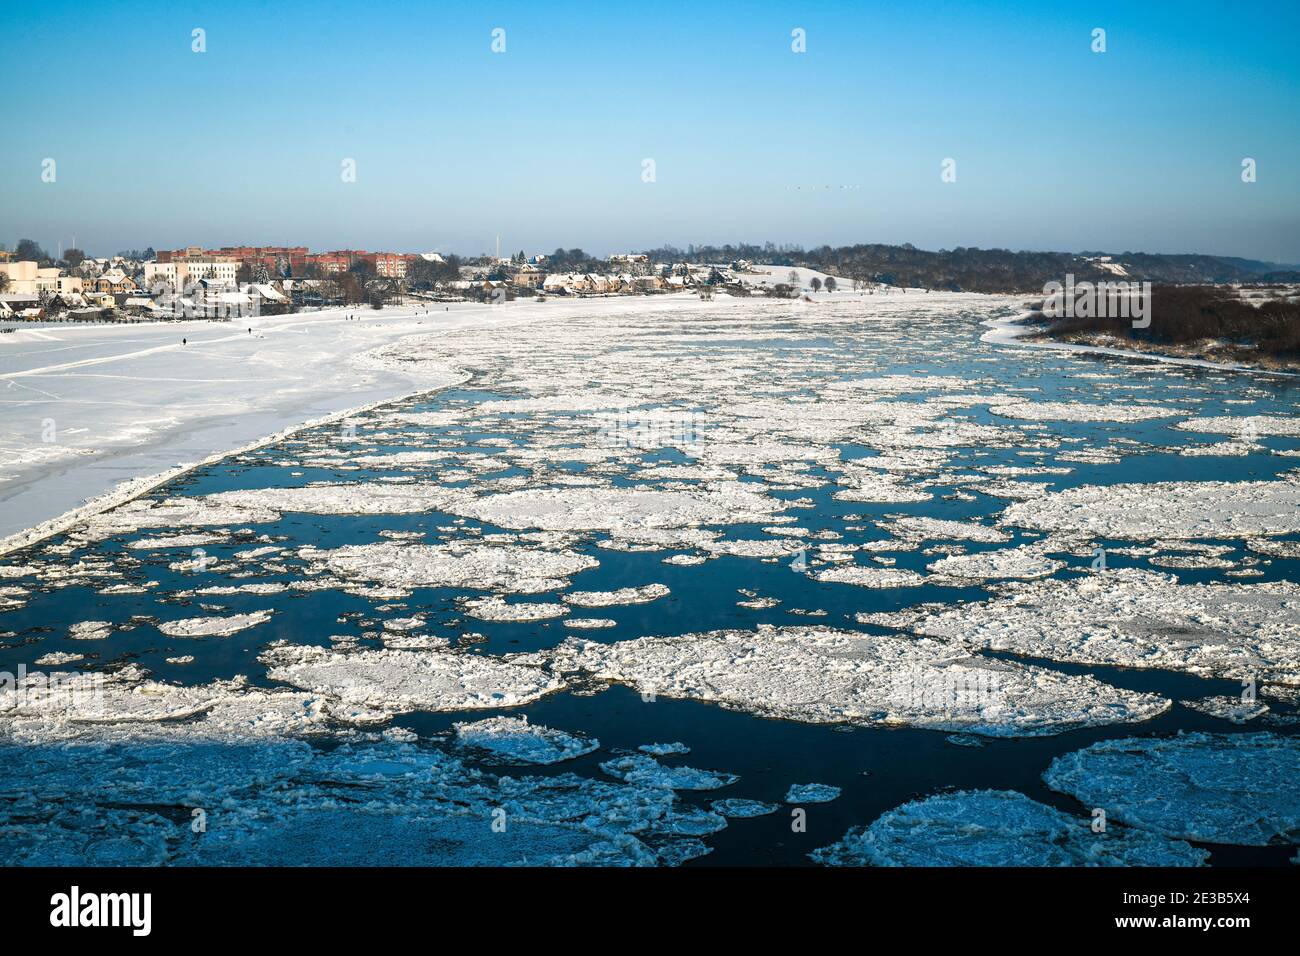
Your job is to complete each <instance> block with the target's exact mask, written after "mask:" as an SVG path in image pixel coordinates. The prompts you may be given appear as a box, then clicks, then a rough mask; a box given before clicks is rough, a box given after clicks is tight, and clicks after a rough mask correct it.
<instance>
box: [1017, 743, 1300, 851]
mask: <svg viewBox="0 0 1300 956" xmlns="http://www.w3.org/2000/svg"><path fill="white" fill-rule="evenodd" d="M1043 779H1044V780H1045V781H1047V785H1048V786H1049V787H1051V788H1052V789H1053V790H1058V791H1060V792H1061V793H1068V794H1070V795H1071V796H1073V797H1075V798H1076V799H1077V800H1079V801H1080V802H1081V803H1083V804H1084V805H1085V806H1089V807H1102V808H1103V809H1105V811H1106V813H1107V815H1108V816H1109V817H1110V818H1111V819H1113V820H1119V821H1120V822H1122V823H1125V824H1127V825H1129V826H1132V827H1139V828H1141V829H1143V830H1150V831H1152V832H1154V833H1159V834H1162V835H1164V836H1166V837H1171V838H1178V839H1183V840H1194V841H1196V842H1199V843H1235V844H1243V845H1247V846H1263V845H1264V844H1267V843H1270V842H1274V841H1278V840H1283V841H1288V842H1297V841H1300V787H1297V786H1296V781H1297V780H1300V738H1297V737H1283V736H1279V735H1276V734H1270V733H1257V734H1227V735H1223V734H1203V733H1190V734H1179V735H1177V736H1175V737H1168V738H1142V739H1137V738H1125V739H1121V740H1103V741H1099V742H1098V743H1095V744H1093V745H1092V746H1090V747H1085V748H1084V749H1083V750H1077V751H1075V752H1074V753H1071V754H1066V755H1065V756H1063V757H1057V758H1056V759H1055V760H1053V761H1052V764H1051V766H1050V767H1048V769H1047V771H1046V772H1045V773H1044V774H1043Z"/></svg>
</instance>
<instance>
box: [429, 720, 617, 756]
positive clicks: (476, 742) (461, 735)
mask: <svg viewBox="0 0 1300 956" xmlns="http://www.w3.org/2000/svg"><path fill="white" fill-rule="evenodd" d="M455 728H456V742H457V743H459V744H460V745H461V746H463V747H477V748H479V749H480V750H486V751H489V752H490V753H492V754H493V755H494V756H496V757H498V758H501V759H504V760H506V761H507V762H509V763H531V764H552V763H559V762H560V761H562V760H572V759H573V758H574V757H581V756H582V755H583V754H588V753H591V752H592V751H593V750H597V749H599V747H600V741H599V740H595V739H593V738H590V737H584V736H582V735H581V734H568V733H565V732H564V731H562V730H553V729H552V728H550V727H543V726H542V725H540V724H530V723H529V722H528V718H527V717H488V718H486V719H484V720H476V721H474V722H473V723H458V724H456V725H455Z"/></svg>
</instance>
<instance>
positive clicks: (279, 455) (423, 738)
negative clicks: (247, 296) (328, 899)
mask: <svg viewBox="0 0 1300 956" xmlns="http://www.w3.org/2000/svg"><path fill="white" fill-rule="evenodd" d="M1017 305H1018V302H1016V301H1015V300H1011V299H997V298H991V297H983V296H969V295H967V296H963V295H942V294H933V295H930V294H916V293H906V294H904V293H901V292H900V293H895V294H891V295H877V296H857V295H854V294H852V293H837V294H836V295H834V296H827V295H825V294H821V295H819V296H814V297H813V301H812V302H803V301H799V302H792V301H770V300H758V301H744V300H731V299H719V300H715V301H713V302H700V301H699V300H696V299H691V298H688V297H680V298H674V299H666V298H665V299H645V300H641V299H606V300H593V301H586V302H579V303H573V304H570V303H545V304H541V305H536V304H528V305H520V306H517V307H515V308H514V311H509V310H503V311H501V312H500V313H497V312H490V311H488V310H487V309H486V308H483V309H479V310H478V311H475V310H473V309H465V310H458V311H453V312H450V313H444V315H443V316H442V317H441V322H439V321H438V318H439V317H438V316H432V317H429V316H406V317H397V316H396V315H384V316H378V317H375V318H373V319H369V320H367V322H371V323H374V324H373V325H367V324H366V322H358V323H347V322H342V321H337V320H331V319H328V318H327V319H325V320H324V321H325V322H327V323H329V324H326V325H322V326H321V327H320V328H319V329H311V330H308V331H307V332H306V333H301V332H296V331H294V329H295V328H296V327H297V326H296V322H299V321H303V320H281V321H283V322H284V323H285V327H284V328H282V329H275V328H268V329H264V330H262V334H263V335H265V338H262V339H258V338H257V336H256V335H254V336H252V337H251V339H252V343H250V345H249V346H248V348H249V349H250V350H251V351H250V353H247V354H240V353H238V352H237V351H236V350H237V348H238V347H237V346H236V345H235V342H236V341H243V340H238V339H237V337H236V338H232V337H229V333H228V332H225V331H224V330H223V329H221V328H217V329H215V330H211V329H209V330H206V331H207V333H208V334H210V335H212V336H213V338H212V342H211V344H210V346H209V347H211V348H212V349H214V353H213V354H214V355H216V356H223V358H220V359H214V362H213V364H214V365H217V364H221V363H224V365H223V366H222V371H221V373H220V374H217V373H215V372H214V371H213V370H212V369H207V370H205V371H204V374H205V375H206V376H207V377H209V378H220V379H226V378H230V379H232V380H235V379H237V380H238V382H239V383H241V384H239V385H238V386H236V385H235V384H233V381H232V384H231V385H229V391H228V392H227V394H226V397H225V399H224V400H227V401H230V402H236V401H243V402H245V405H244V406H243V408H244V409H245V410H244V411H243V412H235V411H228V412H226V413H225V414H226V415H227V416H229V420H231V421H234V420H242V417H243V416H247V415H249V414H253V413H250V412H249V411H248V410H247V409H248V408H251V407H254V406H256V405H257V404H258V403H259V402H261V403H265V404H266V405H267V406H268V407H273V408H275V409H276V414H277V415H279V416H280V417H277V418H274V419H268V420H267V421H266V422H265V423H262V424H259V426H258V427H257V428H250V429H249V430H248V431H246V432H241V433H239V434H236V435H231V436H228V437H229V439H230V440H229V441H227V442H225V445H223V444H222V442H218V441H208V442H206V443H205V444H204V445H203V447H202V448H195V449H194V457H196V458H198V457H201V456H203V455H210V454H211V453H212V452H214V451H217V450H219V449H220V448H221V447H228V446H229V445H234V444H240V443H243V444H244V445H250V447H246V448H244V449H243V450H241V451H239V452H237V453H234V454H230V455H225V456H218V457H216V458H213V459H211V460H209V461H208V462H207V463H206V464H203V465H202V466H200V467H196V468H194V469H192V470H190V471H188V472H186V473H185V474H183V475H180V476H177V477H175V478H173V479H172V480H168V481H166V482H164V483H161V484H159V485H158V486H157V487H154V488H152V489H149V490H147V491H146V492H144V493H141V494H139V495H138V496H135V497H133V498H131V500H122V501H121V502H119V503H118V504H116V505H115V506H113V507H110V508H106V509H102V510H100V511H98V512H96V513H94V514H89V513H87V514H83V515H81V516H78V517H76V518H75V519H73V520H70V521H69V523H68V527H67V528H66V529H65V530H64V531H63V532H61V533H58V534H53V535H51V536H49V537H48V538H46V539H44V540H42V541H40V542H39V543H36V544H34V545H31V546H27V547H23V548H20V549H17V550H14V551H12V552H11V553H9V554H8V555H7V556H6V557H5V558H4V559H3V560H0V671H3V672H5V673H8V674H15V673H17V674H24V673H25V674H26V677H20V678H18V679H17V680H11V681H9V682H8V683H6V684H0V855H2V856H3V857H4V858H5V859H7V860H9V861H11V862H14V863H29V864H38V863H51V862H82V863H85V862H90V863H100V864H103V863H124V862H132V863H143V864H166V865H187V864H208V865H212V864H228V863H250V864H258V863H264V864H292V865H297V864H327V863H334V864H354V863H357V864H367V863H370V864H374V863H398V864H407V865H438V864H462V865H478V864H493V865H497V864H499V865H509V864H557V865H596V864H602V865H605V864H608V865H665V866H675V865H681V864H684V863H693V864H695V865H702V864H707V863H719V864H732V865H735V864H744V865H764V864H782V865H795V864H801V865H813V864H820V865H864V864H870V865H899V864H905V865H930V864H948V865H1006V864H1015V863H1020V864H1053V865H1062V866H1080V865H1105V866H1116V865H1119V866H1123V865H1177V866H1200V865H1205V864H1207V863H1208V864H1210V865H1219V864H1223V863H1233V862H1243V861H1244V862H1248V863H1255V864H1263V863H1267V864H1275V865H1287V864H1288V861H1289V860H1290V859H1291V858H1292V857H1295V856H1296V855H1297V854H1296V848H1297V844H1300V791H1297V789H1296V787H1295V780H1296V779H1297V777H1298V776H1300V734H1298V733H1297V731H1298V730H1300V583H1297V581H1298V580H1300V469H1298V468H1297V464H1300V462H1298V461H1297V459H1300V415H1297V395H1298V394H1300V392H1298V391H1297V388H1296V386H1295V385H1294V383H1292V382H1290V381H1288V380H1280V379H1277V378H1275V377H1271V376H1265V375H1251V374H1243V373H1236V372H1230V371H1226V370H1223V369H1208V368H1200V367H1188V366H1178V365H1170V364H1167V363H1155V362H1146V361H1143V362H1134V361H1130V360H1126V359H1120V358H1116V357H1113V356H1096V355H1083V354H1078V353H1067V352H1059V351H1049V350H1039V349H1022V348H1018V347H1007V346H1004V345H999V344H995V343H990V342H987V341H982V336H983V334H984V332H985V331H986V327H985V326H984V325H983V323H985V322H988V321H996V320H998V319H1000V318H1003V317H1006V316H1009V315H1012V314H1014V312H1015V311H1016V307H1017ZM498 315H499V316H500V318H499V319H496V320H495V324H494V325H493V327H491V328H487V327H486V326H485V325H483V324H482V323H484V322H487V321H491V320H494V319H495V317H496V316H498ZM462 316H463V317H462ZM545 319H553V321H540V320H545ZM421 322H423V323H424V324H423V325H421V324H419V323H421ZM452 323H459V324H458V325H453V324H452ZM74 331H87V332H89V333H90V334H91V335H92V336H93V335H94V334H95V333H94V330H73V331H69V332H68V333H67V335H68V336H69V337H71V336H72V335H73V334H74ZM136 331H137V330H114V332H113V334H115V335H120V336H128V335H130V334H132V333H135V332H136ZM163 331H164V332H171V333H173V334H174V330H173V329H165V330H163ZM151 332H152V330H151ZM154 334H157V333H154ZM244 335H245V336H248V335H249V333H247V331H245V332H244ZM291 336H298V338H297V340H296V341H297V342H298V343H299V347H297V348H295V347H294V345H293V343H294V341H295V340H294V339H291V338H290V337H291ZM313 336H315V337H313ZM223 337H224V338H225V340H224V341H219V340H220V339H222V338H223ZM257 343H261V346H260V347H263V348H270V349H273V350H274V351H273V353H272V356H273V360H270V359H268V361H267V362H266V366H267V368H268V370H274V374H272V372H271V371H268V372H267V373H266V374H265V375H260V376H259V375H256V374H252V375H250V374H248V373H247V371H244V372H243V373H239V372H238V371H237V370H238V369H240V368H242V367H243V366H244V365H246V364H247V363H249V362H251V361H253V359H252V358H251V357H250V355H256V354H258V352H257V350H258V348H259V346H258V344H257ZM313 343H314V344H313ZM29 344H30V343H29ZM309 344H312V347H311V348H308V345H309ZM62 345H63V346H66V345H67V343H66V342H64V343H62ZM157 346H162V347H163V348H164V349H165V351H162V352H147V354H145V355H143V356H140V355H139V354H138V353H140V352H142V351H146V350H147V349H148V348H150V347H151V346H150V345H149V344H148V343H147V342H145V343H143V344H142V343H141V342H139V341H135V342H126V341H123V342H119V343H117V346H116V348H110V347H108V346H105V345H104V344H103V343H102V342H101V343H100V344H98V345H96V346H94V347H95V348H96V349H98V350H99V351H97V352H94V353H92V354H89V355H84V356H81V357H80V358H78V357H76V356H69V357H68V360H65V361H63V362H59V360H58V359H57V358H56V357H55V356H56V355H57V353H54V354H53V355H51V354H46V355H45V356H44V357H42V358H39V359H35V358H34V359H30V360H28V362H29V365H28V366H27V367H29V368H31V369H39V370H46V371H42V372H40V373H39V374H38V375H36V376H19V377H18V381H20V382H21V381H23V380H24V379H27V378H36V379H38V380H42V381H45V385H42V386H41V387H46V385H54V386H58V384H59V379H58V376H59V375H60V374H61V373H60V372H58V371H50V369H51V368H52V367H54V366H57V365H60V364H62V365H65V366H69V362H80V361H84V360H91V361H94V360H96V359H99V358H105V359H107V361H104V362H101V363H98V364H95V365H85V364H77V365H70V366H69V367H68V368H66V369H65V371H67V372H69V374H74V375H81V374H84V373H85V372H86V371H87V370H88V369H101V370H105V371H106V370H108V369H111V368H113V367H114V366H115V365H116V364H117V363H118V362H125V363H126V364H127V366H128V367H131V368H135V369H136V371H135V374H136V375H137V376H139V377H141V378H142V379H143V380H145V381H147V382H149V383H150V388H153V389H158V390H160V393H161V394H163V395H166V396H170V398H171V400H174V401H177V402H181V401H182V400H183V399H184V397H185V396H186V395H188V394H190V393H191V390H192V389H193V387H194V382H195V380H196V379H197V378H199V377H200V376H199V375H198V374H197V370H194V369H190V370H187V371H186V373H185V374H184V375H181V374H180V373H179V372H178V371H177V369H176V367H175V366H176V363H177V362H178V361H180V359H179V358H178V356H183V357H188V356H192V355H193V354H194V353H193V352H184V351H183V349H182V348H180V347H176V346H175V345H174V343H165V342H161V341H158V342H155V343H154V347H157ZM195 346H197V347H199V348H202V347H203V342H202V341H201V340H200V336H199V335H197V334H196V337H195V342H194V343H192V344H191V345H186V346H184V347H183V348H184V349H191V348H194V347H195ZM6 347H8V346H6ZM46 347H47V348H49V349H54V348H58V347H60V345H59V343H55V342H47V343H46ZM313 349H317V350H318V351H317V352H316V353H313ZM128 354H130V355H134V356H135V357H134V358H127V357H126V356H127V355H128ZM154 356H161V357H162V359H163V361H161V364H159V365H157V366H151V365H150V364H149V363H150V361H152V360H153V359H154ZM231 356H233V357H231ZM15 358H16V356H15ZM146 369H148V370H149V371H148V372H147V373H146V371H145V370H146ZM14 370H15V369H10V371H14ZM17 370H19V371H21V369H17ZM304 370H305V371H304ZM115 374H117V375H118V376H119V377H118V378H116V379H114V380H113V381H114V383H115V384H114V387H115V388H129V383H130V379H129V378H128V377H127V376H126V374H125V373H124V372H122V371H121V370H117V371H116V372H115ZM47 379H48V381H46V380H47ZM252 380H258V384H257V385H256V386H255V385H253V384H250V382H251V381H252ZM357 383H361V384H359V385H358V386H357V390H356V391H353V390H351V388H350V387H349V386H350V384H357ZM29 384H31V383H29ZM69 384H70V383H69ZM14 387H15V388H17V387H19V386H18V385H15V386H14ZM239 388H243V389H245V390H249V389H254V388H256V389H257V390H258V393H257V394H258V397H257V398H256V399H255V400H254V399H250V398H249V397H248V396H247V395H244V396H242V397H241V396H240V394H239V392H238V389H239ZM435 388H436V389H437V391H434V392H430V391H429V390H430V389H435ZM47 390H48V391H54V392H55V393H56V394H57V391H56V389H55V388H48V389H47ZM385 390H388V391H387V392H385ZM67 394H72V392H71V390H69V391H68V392H67ZM277 394H281V395H283V396H285V398H284V399H283V401H282V402H281V401H279V400H273V399H271V398H267V397H266V396H274V395H277ZM307 395H310V396H311V397H310V398H306V397H303V396H307ZM110 396H111V393H110V392H109V391H108V390H106V389H105V388H104V387H103V386H102V385H100V386H99V395H98V401H97V402H96V404H94V405H93V406H92V407H94V408H97V409H99V408H104V409H112V408H114V407H115V406H112V405H110V404H109V400H110ZM295 396H297V397H296V398H295ZM50 401H53V400H50ZM165 401H166V399H162V398H159V399H156V400H155V404H154V405H153V406H151V407H154V408H161V407H162V405H163V403H164V402H165ZM50 409H53V411H50ZM345 409H353V411H351V412H350V413H349V415H348V416H347V419H346V421H345V422H343V423H340V422H338V421H332V422H330V423H328V424H322V425H316V426H312V427H307V428H303V429H300V430H298V431H295V432H294V433H293V434H291V435H286V436H283V437H280V438H276V439H274V440H270V441H263V442H260V443H259V444H257V445H256V446H255V447H254V446H251V443H253V442H256V441H258V440H259V439H263V438H265V437H266V436H267V434H268V432H269V431H270V430H273V429H275V428H280V429H284V428H290V427H293V426H297V425H299V424H301V423H302V421H304V420H305V419H310V418H312V417H313V416H315V417H321V416H326V415H329V414H332V413H337V412H339V411H340V410H345ZM46 414H52V415H54V416H55V417H56V418H57V417H58V416H60V415H67V414H70V412H69V411H68V410H67V407H65V406H55V405H51V406H49V408H47V409H46ZM97 414H100V415H101V416H102V417H101V418H100V419H98V421H99V422H100V424H99V426H98V427H100V428H101V429H103V430H104V431H105V433H108V432H109V431H110V429H112V428H120V427H121V424H122V422H123V421H125V420H126V418H129V416H126V417H118V418H114V417H113V414H112V413H109V412H102V411H101V412H97ZM117 414H119V416H120V415H121V413H117ZM134 414H139V412H138V410H137V411H135V412H134ZM217 419H218V420H220V419H221V416H217ZM206 420H207V419H206V418H204V417H203V416H201V415H197V414H196V415H195V417H194V418H193V419H192V422H193V423H201V422H203V421H206ZM113 423H116V424H113ZM341 424H345V425H347V426H350V429H349V430H344V429H343V428H341ZM73 427H75V426H73ZM191 427H192V428H195V429H196V426H193V425H192V426H191ZM196 431H197V429H196ZM186 433H187V432H186V428H185V427H184V426H180V427H176V428H175V429H174V430H169V429H168V428H159V429H158V430H157V431H155V432H153V433H151V434H153V435H155V436H156V437H155V438H154V441H155V442H157V445H156V446H146V447H162V448H171V447H174V446H172V445H171V444H169V443H170V442H173V441H175V440H177V439H175V438H173V437H172V436H173V435H181V436H183V435H185V434H186ZM207 434H208V435H209V436H212V435H218V437H220V433H218V432H216V431H210V432H208V433H207ZM96 457H101V456H94V455H82V456H77V458H75V459H71V461H72V462H73V463H74V467H81V466H82V465H81V464H80V463H81V462H83V461H84V462H90V461H93V460H95V458H96ZM155 463H157V462H155ZM163 464H165V462H163ZM142 473H143V471H142ZM124 499H125V496H124ZM1098 811H1101V812H1102V814H1103V815H1104V818H1105V821H1106V825H1105V826H1104V827H1103V828H1101V829H1096V826H1095V824H1096V821H1097V820H1098ZM196 813H201V814H202V817H203V820H204V821H205V824H204V828H203V829H201V830H196V829H194V828H193V827H192V826H191V822H192V820H193V819H195V818H196ZM794 820H797V821H799V823H800V825H801V826H802V827H803V828H802V829H798V828H795V827H793V826H792V821H794Z"/></svg>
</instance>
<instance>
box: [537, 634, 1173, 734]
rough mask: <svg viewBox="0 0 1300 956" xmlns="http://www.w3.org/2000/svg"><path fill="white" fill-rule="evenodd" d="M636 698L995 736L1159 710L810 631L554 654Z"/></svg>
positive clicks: (1089, 681) (926, 645)
mask: <svg viewBox="0 0 1300 956" xmlns="http://www.w3.org/2000/svg"><path fill="white" fill-rule="evenodd" d="M552 654H553V665H554V666H555V667H556V668H557V669H561V670H569V671H572V670H578V671H585V672H587V673H590V674H592V675H593V676H595V677H598V678H601V679H604V680H613V681H621V682H624V683H628V684H631V685H633V686H635V687H637V688H638V689H640V690H641V691H642V692H643V693H647V692H653V693H656V694H662V695H663V696H665V697H684V698H691V699H696V700H710V701H716V702H717V703H719V704H721V705H722V706H724V707H729V708H733V709H737V710H743V711H747V712H750V713H757V714H763V715H767V716H772V717H782V718H785V719H788V720H800V721H806V722H809V723H834V722H848V723H856V724H893V725H908V726H914V727H924V728H928V729H933V730H945V731H967V732H971V733H979V734H984V735H987V736H994V737H1015V736H1039V735H1044V734H1054V733H1059V732H1060V731H1062V730H1065V729H1067V728H1071V727H1080V726H1101V725H1106V724H1111V723H1125V722H1132V721H1141V720H1147V719H1149V718H1151V717H1154V716H1155V715H1157V714H1159V713H1161V712H1163V711H1164V710H1166V709H1167V708H1168V707H1169V706H1170V703H1169V701H1168V700H1166V699H1164V698H1161V697H1158V696H1156V695H1153V694H1140V693H1135V692H1132V691H1126V690H1120V689H1117V688H1114V687H1111V686H1109V685H1107V684H1103V683H1102V682H1100V681H1098V680H1096V679H1094V678H1092V677H1088V676H1082V675H1080V676H1073V675H1066V674H1060V673H1057V672H1055V671H1051V670H1047V669H1045V668H1040V667H1030V666H1026V665H1021V664H1015V663H1011V662H1007V661H998V660H992V659H987V658H981V657H972V656H970V655H969V654H968V653H966V652H965V651H962V650H961V649H959V648H956V647H952V646H951V645H948V644H945V643H942V642H938V641H931V640H923V639H922V640H914V639H906V638H897V637H882V636H871V635H866V634H858V633H854V632H849V631H836V630H831V629H828V628H817V627H789V628H774V627H770V626H760V627H759V628H758V629H757V630H756V631H740V630H731V631H712V632H709V633H704V634H686V635H682V636H680V637H645V638H640V639H637V640H631V641H621V642H617V643H613V644H597V643H594V642H591V641H583V640H580V639H579V638H575V637H571V638H569V639H567V640H566V641H565V642H564V643H563V644H561V645H560V646H559V647H557V648H556V649H555V650H554V651H553V652H552Z"/></svg>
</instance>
